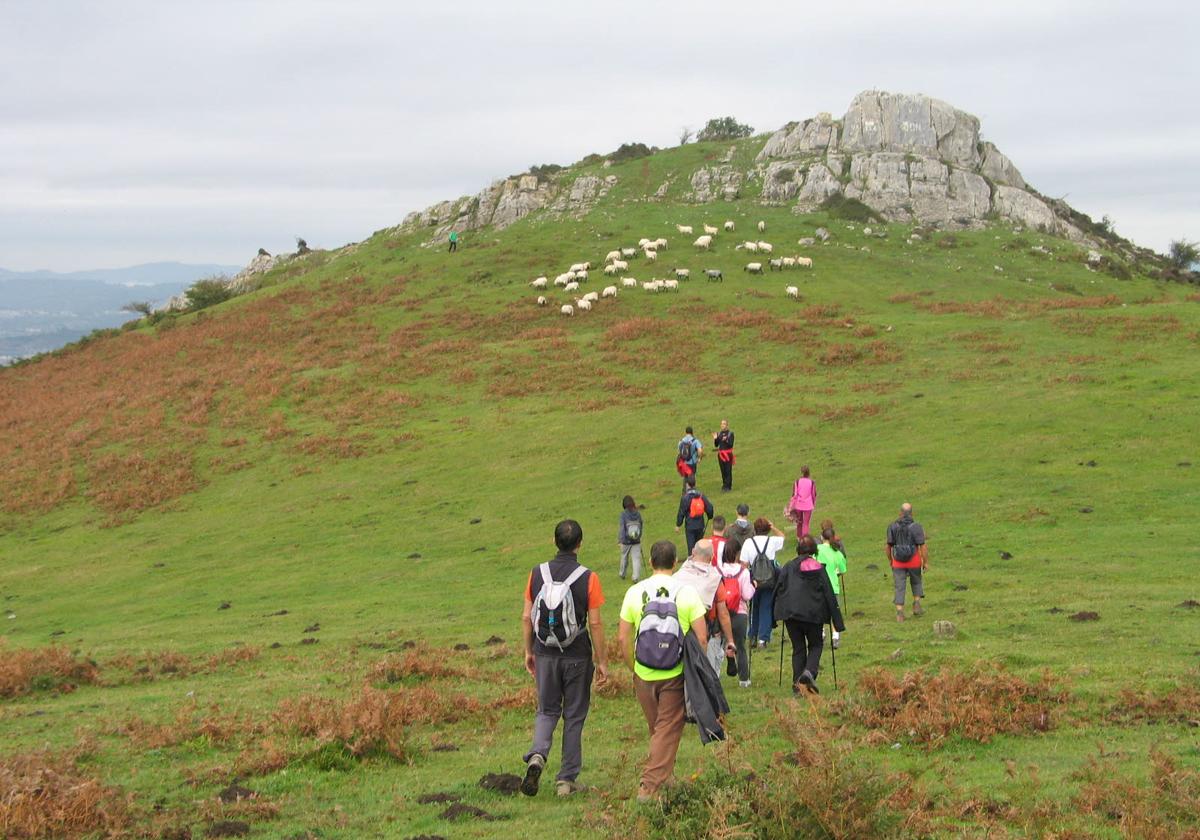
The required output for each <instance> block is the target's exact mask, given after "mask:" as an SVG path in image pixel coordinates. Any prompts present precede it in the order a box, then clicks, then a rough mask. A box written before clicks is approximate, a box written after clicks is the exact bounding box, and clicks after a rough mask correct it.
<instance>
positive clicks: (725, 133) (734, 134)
mask: <svg viewBox="0 0 1200 840" xmlns="http://www.w3.org/2000/svg"><path fill="white" fill-rule="evenodd" d="M753 133H754V129H753V128H752V127H750V126H748V125H746V124H745V123H740V122H738V121H737V120H735V119H734V118H733V117H714V118H713V119H711V120H709V121H708V122H707V123H705V124H704V128H702V129H700V131H699V132H697V134H696V139H697V140H699V141H701V142H704V141H706V140H740V139H742V138H743V137H749V136H750V135H751V134H753Z"/></svg>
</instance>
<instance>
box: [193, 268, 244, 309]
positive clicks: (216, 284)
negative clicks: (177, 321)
mask: <svg viewBox="0 0 1200 840" xmlns="http://www.w3.org/2000/svg"><path fill="white" fill-rule="evenodd" d="M185 294H186V296H187V302H188V309H190V310H191V311H193V312H195V311H196V310H199V309H207V308H208V307H210V306H216V305H217V304H218V303H224V302H225V301H227V300H229V299H230V298H231V297H233V289H231V288H230V287H229V278H228V277H222V276H213V277H205V278H203V279H200V280H197V281H196V282H195V283H193V284H192V285H191V286H189V287H188V290H187V292H185Z"/></svg>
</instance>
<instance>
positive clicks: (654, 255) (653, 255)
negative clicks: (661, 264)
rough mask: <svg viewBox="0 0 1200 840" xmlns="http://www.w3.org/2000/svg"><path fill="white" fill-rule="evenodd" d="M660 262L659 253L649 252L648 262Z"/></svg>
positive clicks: (647, 255)
mask: <svg viewBox="0 0 1200 840" xmlns="http://www.w3.org/2000/svg"><path fill="white" fill-rule="evenodd" d="M657 260H658V251H647V252H646V262H655V261H657Z"/></svg>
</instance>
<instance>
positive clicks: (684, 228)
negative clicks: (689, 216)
mask: <svg viewBox="0 0 1200 840" xmlns="http://www.w3.org/2000/svg"><path fill="white" fill-rule="evenodd" d="M675 230H677V231H679V232H680V233H683V234H687V235H688V236H691V235H692V226H691V225H675Z"/></svg>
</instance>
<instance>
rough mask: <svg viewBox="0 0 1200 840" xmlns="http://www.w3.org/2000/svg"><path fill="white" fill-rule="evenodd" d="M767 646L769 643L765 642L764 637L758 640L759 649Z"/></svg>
mask: <svg viewBox="0 0 1200 840" xmlns="http://www.w3.org/2000/svg"><path fill="white" fill-rule="evenodd" d="M766 646H767V643H766V642H764V641H763V640H762V639H759V640H758V649H759V650H762V649H763V648H765V647H766Z"/></svg>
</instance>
